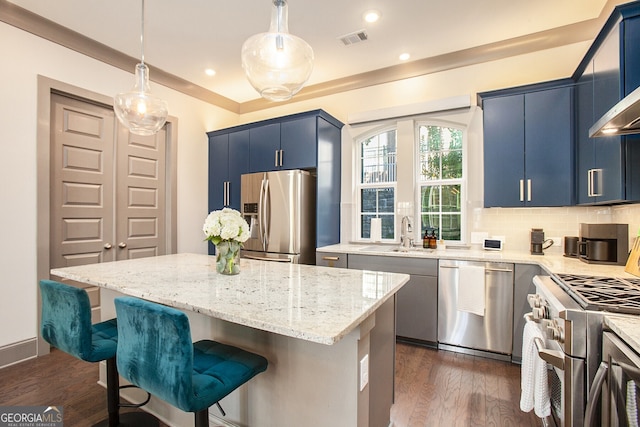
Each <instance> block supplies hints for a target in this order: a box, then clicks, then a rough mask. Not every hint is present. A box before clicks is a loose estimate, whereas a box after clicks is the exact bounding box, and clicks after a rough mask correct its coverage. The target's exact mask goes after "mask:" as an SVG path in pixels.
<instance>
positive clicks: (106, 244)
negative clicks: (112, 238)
mask: <svg viewBox="0 0 640 427" xmlns="http://www.w3.org/2000/svg"><path fill="white" fill-rule="evenodd" d="M112 247H113V246H112V245H111V243H105V244H104V248H105V249H106V250H109V249H111V248H112Z"/></svg>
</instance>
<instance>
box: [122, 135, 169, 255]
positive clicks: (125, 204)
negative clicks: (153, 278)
mask: <svg viewBox="0 0 640 427" xmlns="http://www.w3.org/2000/svg"><path fill="white" fill-rule="evenodd" d="M165 140H166V131H165V130H161V131H160V132H158V133H157V134H155V135H151V136H140V135H134V134H131V133H129V132H127V130H126V129H122V128H121V129H120V131H119V133H118V150H117V182H116V187H117V191H116V218H117V227H116V236H117V238H116V241H117V247H114V249H115V251H116V259H118V260H121V259H131V258H142V257H145V256H156V255H163V254H165V253H166V241H165V238H164V233H162V230H164V229H165V221H166V216H165V179H166V177H165V174H166V168H165V162H166V159H165V157H166V152H165V151H166V150H165Z"/></svg>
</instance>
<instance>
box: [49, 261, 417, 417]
mask: <svg viewBox="0 0 640 427" xmlns="http://www.w3.org/2000/svg"><path fill="white" fill-rule="evenodd" d="M241 269H242V271H241V272H240V274H239V275H235V276H223V275H221V274H218V273H217V272H216V268H215V257H213V256H208V255H196V254H178V255H166V256H159V257H151V258H142V259H135V260H126V261H116V262H109V263H102V264H92V265H84V266H75V267H65V268H57V269H53V270H51V274H52V276H58V277H62V278H64V279H71V280H74V281H78V282H82V283H86V284H90V285H96V286H99V287H100V288H101V292H100V297H101V316H102V319H103V320H106V319H109V318H112V317H115V310H114V307H113V299H114V298H115V297H117V296H119V295H123V294H124V295H131V296H135V297H139V298H143V299H145V300H149V301H154V302H158V303H161V304H165V305H169V306H172V307H176V308H179V309H182V310H183V311H185V313H187V315H188V316H189V322H190V325H191V335H192V339H193V340H194V341H195V340H199V339H203V338H208V339H215V340H216V341H220V342H223V343H227V344H230V345H235V346H238V347H241V348H244V349H246V350H249V351H253V352H255V353H258V354H261V355H263V356H264V357H266V358H267V360H268V361H269V367H268V369H267V371H266V372H264V373H262V374H260V375H258V376H256V377H255V378H253V379H252V380H251V381H250V382H249V383H248V384H246V385H245V386H242V387H241V388H240V389H238V390H236V391H234V392H233V393H231V394H230V395H229V396H227V397H225V398H224V399H223V400H222V402H221V404H222V406H223V407H224V408H225V411H226V413H227V415H226V417H225V420H228V421H230V422H232V423H235V424H238V425H250V426H252V427H262V426H265V427H266V426H275V425H277V426H279V427H297V426H301V425H304V426H309V427H316V426H317V427H324V426H337V425H348V426H353V427H387V426H388V425H389V424H390V409H391V405H392V403H393V382H394V355H395V346H394V344H395V298H394V294H395V293H396V292H397V291H398V290H399V289H400V288H401V287H402V286H403V285H404V284H405V283H406V282H407V281H408V280H409V275H407V274H396V273H380V272H371V271H360V270H346V269H334V268H326V267H318V266H312V265H300V264H289V263H279V262H265V261H255V260H250V259H242V261H241ZM361 366H362V367H361ZM364 369H366V371H364ZM365 373H366V378H368V382H367V381H366V380H362V377H364V376H365ZM101 376H104V370H103V371H102V372H101ZM122 394H123V395H124V396H126V397H128V398H130V399H131V400H133V401H136V398H135V397H134V396H135V395H134V394H131V392H130V391H129V390H126V391H125V390H123V392H122ZM310 402H311V403H310ZM300 408H304V409H303V410H301V409H300ZM145 410H147V411H149V412H151V413H153V414H154V415H156V416H158V417H159V418H160V419H161V420H163V421H164V422H165V423H166V424H169V425H189V424H192V423H193V416H192V415H191V414H187V413H184V412H182V411H180V410H178V409H177V408H174V407H172V406H171V405H168V404H167V403H165V402H163V401H161V400H159V399H156V398H152V400H151V402H150V403H149V404H148V405H147V406H145ZM209 416H210V418H212V419H218V420H219V418H217V417H218V412H217V410H216V409H215V407H214V409H212V410H211V412H210V414H209ZM218 422H221V421H218Z"/></svg>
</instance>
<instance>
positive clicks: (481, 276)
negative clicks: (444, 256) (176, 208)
mask: <svg viewBox="0 0 640 427" xmlns="http://www.w3.org/2000/svg"><path fill="white" fill-rule="evenodd" d="M468 267H471V268H474V267H475V268H479V269H480V270H476V276H475V277H476V278H475V279H472V277H473V276H467V275H465V271H464V270H465V269H467V268H468ZM481 269H483V270H484V271H482V270H481ZM465 278H468V279H465ZM465 280H477V281H478V283H473V284H471V283H464V281H465ZM470 286H481V288H482V287H484V292H483V293H484V295H481V296H480V298H481V299H482V301H481V303H480V305H481V307H482V306H484V310H480V313H482V312H484V314H476V313H473V312H470V311H468V310H464V311H463V310H462V307H461V297H464V295H463V293H464V292H470V291H471V288H470ZM481 288H480V289H481ZM481 307H480V308H481ZM512 341H513V264H508V263H496V262H473V261H459V260H440V266H439V275H438V348H441V349H445V350H451V351H457V352H462V353H470V354H475V353H476V352H490V353H482V354H483V355H485V356H489V357H494V358H496V359H504V360H509V359H510V356H509V355H510V354H511V350H512Z"/></svg>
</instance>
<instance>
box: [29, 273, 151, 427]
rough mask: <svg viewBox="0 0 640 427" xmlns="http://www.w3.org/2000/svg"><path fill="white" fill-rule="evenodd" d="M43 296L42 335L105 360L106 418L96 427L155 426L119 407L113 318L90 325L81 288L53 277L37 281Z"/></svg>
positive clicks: (66, 349) (143, 415)
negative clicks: (122, 411) (120, 410)
mask: <svg viewBox="0 0 640 427" xmlns="http://www.w3.org/2000/svg"><path fill="white" fill-rule="evenodd" d="M40 293H41V295H42V338H44V339H45V340H46V341H47V342H48V343H49V344H51V345H52V346H54V347H56V348H58V349H59V350H61V351H64V352H66V353H69V354H70V355H72V356H74V357H76V358H78V359H81V360H84V361H86V362H101V361H103V360H105V361H106V362H107V411H108V414H109V417H108V418H107V419H106V420H103V421H101V422H99V423H98V424H95V426H109V427H116V426H131V427H134V426H135V427H139V426H158V424H159V423H158V420H157V419H156V418H155V417H153V416H152V415H150V414H147V413H145V412H125V413H122V414H120V413H119V412H118V408H119V407H139V406H141V405H143V404H145V403H146V402H148V399H147V401H145V402H143V403H141V404H134V405H128V404H120V403H119V401H120V392H119V390H120V387H119V380H118V371H117V368H116V359H115V358H116V349H117V346H118V329H117V321H116V319H111V320H107V321H105V322H100V323H96V324H94V325H92V324H91V304H90V303H89V295H87V292H86V291H85V290H84V289H81V288H76V287H75V286H69V285H65V284H63V283H59V282H55V281H53V280H42V281H40Z"/></svg>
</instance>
